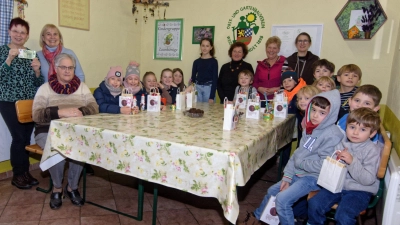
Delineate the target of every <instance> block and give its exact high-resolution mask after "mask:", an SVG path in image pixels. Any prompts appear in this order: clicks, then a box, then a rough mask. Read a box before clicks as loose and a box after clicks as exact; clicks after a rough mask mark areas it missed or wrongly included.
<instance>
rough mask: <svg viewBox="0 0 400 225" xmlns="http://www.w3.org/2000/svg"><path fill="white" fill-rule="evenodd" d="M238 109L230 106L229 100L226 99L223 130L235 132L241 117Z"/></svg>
mask: <svg viewBox="0 0 400 225" xmlns="http://www.w3.org/2000/svg"><path fill="white" fill-rule="evenodd" d="M237 108H238V107H235V105H233V104H228V98H226V97H225V98H224V124H223V128H222V129H223V130H234V129H236V127H237V124H238V123H239V115H238V113H237V111H236V109H237Z"/></svg>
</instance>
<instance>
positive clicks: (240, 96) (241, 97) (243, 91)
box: [235, 88, 249, 109]
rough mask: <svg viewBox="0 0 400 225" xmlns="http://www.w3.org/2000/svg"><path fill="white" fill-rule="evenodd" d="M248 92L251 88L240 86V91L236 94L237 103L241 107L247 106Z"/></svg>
mask: <svg viewBox="0 0 400 225" xmlns="http://www.w3.org/2000/svg"><path fill="white" fill-rule="evenodd" d="M248 93H249V88H240V89H239V93H237V94H236V101H235V105H238V106H239V109H244V108H246V104H247V96H248Z"/></svg>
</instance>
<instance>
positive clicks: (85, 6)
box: [58, 0, 90, 30]
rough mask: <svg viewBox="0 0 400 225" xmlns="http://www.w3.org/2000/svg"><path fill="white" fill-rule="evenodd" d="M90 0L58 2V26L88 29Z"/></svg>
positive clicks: (64, 0) (60, 0)
mask: <svg viewBox="0 0 400 225" xmlns="http://www.w3.org/2000/svg"><path fill="white" fill-rule="evenodd" d="M89 18H90V0H58V25H60V26H62V27H70V28H75V29H80V30H89V29H90V21H89Z"/></svg>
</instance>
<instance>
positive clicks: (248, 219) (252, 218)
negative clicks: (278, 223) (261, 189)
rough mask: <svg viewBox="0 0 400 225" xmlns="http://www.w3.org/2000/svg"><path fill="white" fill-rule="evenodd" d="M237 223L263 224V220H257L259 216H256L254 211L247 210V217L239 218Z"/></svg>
mask: <svg viewBox="0 0 400 225" xmlns="http://www.w3.org/2000/svg"><path fill="white" fill-rule="evenodd" d="M236 224H238V225H262V224H264V223H262V222H261V221H259V220H257V218H256V217H255V216H254V213H253V212H251V213H249V212H247V214H246V217H245V218H244V219H243V220H239V221H238V222H237V223H236Z"/></svg>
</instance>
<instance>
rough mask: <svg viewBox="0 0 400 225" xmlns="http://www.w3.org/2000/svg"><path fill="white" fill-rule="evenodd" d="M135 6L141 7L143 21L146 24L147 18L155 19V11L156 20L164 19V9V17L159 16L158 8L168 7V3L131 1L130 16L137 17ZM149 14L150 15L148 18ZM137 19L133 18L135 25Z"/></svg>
mask: <svg viewBox="0 0 400 225" xmlns="http://www.w3.org/2000/svg"><path fill="white" fill-rule="evenodd" d="M137 5H143V12H144V15H143V21H144V23H147V20H148V19H149V17H155V14H156V11H157V16H158V19H164V20H165V19H166V16H165V15H166V9H164V17H161V16H160V7H169V2H164V1H157V0H132V14H133V15H135V16H137V15H138V14H139V10H138V8H137ZM147 13H149V14H150V15H149V16H148V14H147ZM137 21H138V19H137V17H136V18H135V23H136V24H137Z"/></svg>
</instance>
